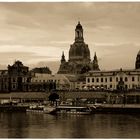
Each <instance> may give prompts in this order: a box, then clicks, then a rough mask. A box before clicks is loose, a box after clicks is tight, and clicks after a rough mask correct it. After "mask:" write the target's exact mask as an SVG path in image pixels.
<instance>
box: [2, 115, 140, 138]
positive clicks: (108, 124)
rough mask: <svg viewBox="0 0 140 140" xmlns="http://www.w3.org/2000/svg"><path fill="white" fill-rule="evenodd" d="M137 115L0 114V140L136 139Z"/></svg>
mask: <svg viewBox="0 0 140 140" xmlns="http://www.w3.org/2000/svg"><path fill="white" fill-rule="evenodd" d="M139 118H140V115H119V114H118V115H116V114H94V115H91V116H90V115H89V116H88V115H87V116H86V115H85V116H84V115H83V116H82V115H81V116H74V115H73V116H72V115H71V116H66V115H58V116H53V115H48V114H33V113H0V137H1V138H140V133H139V129H140V119H139Z"/></svg>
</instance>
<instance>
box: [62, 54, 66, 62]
mask: <svg viewBox="0 0 140 140" xmlns="http://www.w3.org/2000/svg"><path fill="white" fill-rule="evenodd" d="M65 62H66V60H65V55H64V52H63V53H62V57H61V64H62V63H65Z"/></svg>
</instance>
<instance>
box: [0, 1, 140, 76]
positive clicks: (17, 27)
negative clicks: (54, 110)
mask: <svg viewBox="0 0 140 140" xmlns="http://www.w3.org/2000/svg"><path fill="white" fill-rule="evenodd" d="M139 13H140V3H138V2H137V3H136V2H135V3H115V2H113V3H107V2H104V3H101V2H100V3H97V2H96V3H95V2H92V3H86V2H81V3H76V2H74V3H68V2H67V3H58V2H57V3H56V2H54V3H47V2H46V3H2V2H1V3H0V66H1V67H0V68H1V69H2V68H4V67H5V66H7V65H8V64H11V65H12V64H13V63H14V61H15V60H21V61H23V63H24V64H25V65H27V66H30V67H33V66H46V65H48V66H49V67H50V69H51V70H52V71H53V72H54V73H55V72H57V70H58V67H59V64H60V58H61V54H62V51H64V52H65V56H66V59H68V51H69V48H70V44H72V43H73V42H74V30H75V26H76V24H77V22H78V21H80V22H81V24H82V26H83V28H84V39H85V43H87V44H88V45H89V49H90V52H91V59H93V56H94V52H95V51H96V53H97V56H98V59H99V65H100V68H101V69H103V70H105V69H106V70H110V69H118V68H121V67H122V68H128V69H129V68H130V69H131V68H134V64H135V59H136V55H137V53H138V51H139V50H140V14H139Z"/></svg>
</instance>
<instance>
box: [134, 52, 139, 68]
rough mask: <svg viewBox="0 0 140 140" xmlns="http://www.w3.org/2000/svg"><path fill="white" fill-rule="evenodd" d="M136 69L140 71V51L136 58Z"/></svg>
mask: <svg viewBox="0 0 140 140" xmlns="http://www.w3.org/2000/svg"><path fill="white" fill-rule="evenodd" d="M135 69H140V51H139V52H138V54H137V57H136V63H135Z"/></svg>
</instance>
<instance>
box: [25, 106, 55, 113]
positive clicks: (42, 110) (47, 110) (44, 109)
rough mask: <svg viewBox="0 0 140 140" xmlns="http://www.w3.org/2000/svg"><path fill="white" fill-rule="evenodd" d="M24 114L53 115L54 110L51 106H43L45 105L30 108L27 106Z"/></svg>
mask: <svg viewBox="0 0 140 140" xmlns="http://www.w3.org/2000/svg"><path fill="white" fill-rule="evenodd" d="M26 112H35V113H45V114H55V112H56V108H55V107H53V106H45V105H41V106H36V105H32V106H29V108H28V109H26Z"/></svg>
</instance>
